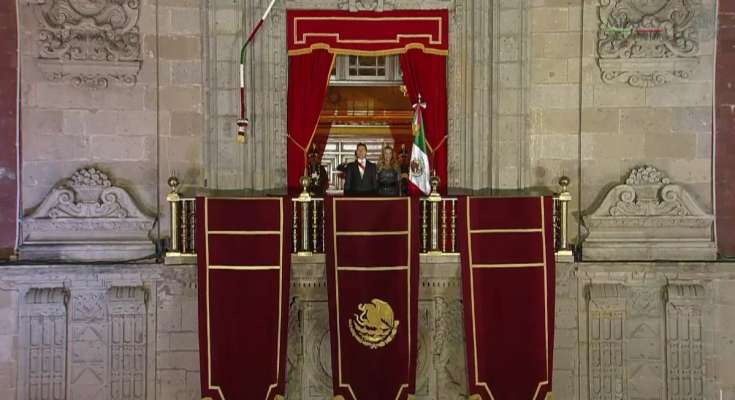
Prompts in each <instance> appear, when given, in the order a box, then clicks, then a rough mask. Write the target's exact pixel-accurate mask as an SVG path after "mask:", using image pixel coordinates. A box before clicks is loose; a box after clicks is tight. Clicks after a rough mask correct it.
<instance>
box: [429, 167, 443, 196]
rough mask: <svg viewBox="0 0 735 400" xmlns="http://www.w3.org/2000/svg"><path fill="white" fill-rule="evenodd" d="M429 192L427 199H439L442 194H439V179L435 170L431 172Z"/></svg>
mask: <svg viewBox="0 0 735 400" xmlns="http://www.w3.org/2000/svg"><path fill="white" fill-rule="evenodd" d="M429 182H431V193H429V201H441V198H442V196H441V195H440V194H439V182H441V179H439V177H438V176H437V175H436V171H433V172H432V173H431V178H430V179H429Z"/></svg>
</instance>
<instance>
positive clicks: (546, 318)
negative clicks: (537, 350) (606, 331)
mask: <svg viewBox="0 0 735 400" xmlns="http://www.w3.org/2000/svg"><path fill="white" fill-rule="evenodd" d="M539 201H540V202H541V243H542V246H543V252H544V256H543V257H544V258H543V259H544V332H545V333H546V334H545V335H544V342H545V343H546V352H545V353H544V361H545V364H546V365H545V366H546V380H545V381H541V382H539V384H538V386H536V393H534V394H533V399H534V400H535V399H536V397H537V396H538V394H539V391H541V386H543V385H548V384H549V295H548V288H547V282H548V276H547V274H548V271H547V270H546V233H545V231H546V215H545V213H546V212H545V210H544V198H543V197H540V200H539Z"/></svg>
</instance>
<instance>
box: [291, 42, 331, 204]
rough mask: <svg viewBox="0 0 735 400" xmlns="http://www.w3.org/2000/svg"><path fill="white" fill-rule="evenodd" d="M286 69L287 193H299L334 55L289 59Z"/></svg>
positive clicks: (316, 52)
mask: <svg viewBox="0 0 735 400" xmlns="http://www.w3.org/2000/svg"><path fill="white" fill-rule="evenodd" d="M289 61H290V63H289V68H288V154H287V157H288V190H289V192H298V191H300V189H301V188H300V187H299V178H300V177H301V176H302V175H303V174H304V168H305V167H306V163H307V158H306V157H307V153H308V152H309V147H311V143H312V140H313V139H314V134H315V133H316V129H317V124H318V123H319V113H321V111H322V104H323V103H324V95H325V94H326V92H327V84H328V83H329V74H330V72H331V70H332V64H333V63H334V54H331V53H329V52H328V51H326V50H314V51H312V52H311V53H308V54H303V55H298V56H291V57H289Z"/></svg>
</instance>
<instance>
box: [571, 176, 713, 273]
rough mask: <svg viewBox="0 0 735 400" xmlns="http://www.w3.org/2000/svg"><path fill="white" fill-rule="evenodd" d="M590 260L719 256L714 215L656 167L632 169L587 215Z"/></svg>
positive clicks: (586, 254) (585, 245)
mask: <svg viewBox="0 0 735 400" xmlns="http://www.w3.org/2000/svg"><path fill="white" fill-rule="evenodd" d="M584 220H585V223H586V225H587V228H588V230H589V236H588V237H587V238H586V239H585V241H584V243H583V258H584V259H585V260H658V259H661V260H714V259H715V258H716V257H717V249H716V246H715V242H714V233H713V232H714V230H713V225H714V217H713V216H712V215H711V214H708V213H706V212H704V211H703V210H702V209H701V208H700V207H699V205H697V203H696V202H695V201H694V198H693V197H692V196H691V195H690V194H689V193H688V192H687V190H686V189H684V188H683V187H682V186H680V185H677V184H674V183H671V181H670V180H669V179H668V178H667V177H666V176H665V175H664V174H663V173H662V172H661V171H659V170H658V169H656V168H654V167H650V166H649V167H641V168H636V169H634V170H633V171H631V173H630V175H629V177H628V178H627V180H626V181H625V183H623V184H620V185H617V186H615V187H613V188H612V189H611V190H610V191H609V192H608V193H607V195H605V197H604V199H603V200H602V203H601V204H600V205H599V207H598V208H597V210H595V211H594V212H593V213H592V214H591V215H589V216H587V217H585V218H584Z"/></svg>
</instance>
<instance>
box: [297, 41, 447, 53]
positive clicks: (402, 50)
mask: <svg viewBox="0 0 735 400" xmlns="http://www.w3.org/2000/svg"><path fill="white" fill-rule="evenodd" d="M411 49H419V50H421V51H423V52H424V53H428V54H435V55H438V56H446V55H447V54H448V53H449V52H448V51H447V50H440V49H434V48H431V47H426V46H425V45H424V44H423V43H409V44H407V45H405V46H403V47H397V48H393V49H387V50H357V49H350V48H342V47H332V46H330V45H329V44H327V43H314V44H312V45H310V46H309V47H307V48H303V49H295V50H289V51H288V55H289V56H300V55H304V54H309V53H312V52H313V51H314V50H327V51H328V52H330V53H332V54H337V55H349V56H392V55H395V54H404V53H406V52H407V51H408V50H411Z"/></svg>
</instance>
